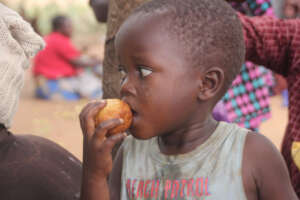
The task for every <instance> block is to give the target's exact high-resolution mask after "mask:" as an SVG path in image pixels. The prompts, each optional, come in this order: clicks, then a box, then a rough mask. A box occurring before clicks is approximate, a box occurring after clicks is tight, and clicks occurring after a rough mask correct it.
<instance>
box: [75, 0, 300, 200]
mask: <svg viewBox="0 0 300 200" xmlns="http://www.w3.org/2000/svg"><path fill="white" fill-rule="evenodd" d="M242 35H243V33H242V28H241V24H240V22H239V19H238V17H237V15H236V14H235V12H234V11H233V9H232V8H231V7H230V6H229V5H228V4H227V3H225V2H223V1H222V0H201V1H198V0H185V1H182V0H155V1H150V2H148V3H146V4H144V5H142V6H141V7H140V8H139V9H137V10H135V12H134V13H133V14H132V15H131V16H130V17H129V18H128V19H127V20H126V22H125V23H124V24H123V25H122V26H121V28H120V30H119V32H118V34H117V36H116V43H115V45H116V50H117V55H118V58H119V68H120V71H121V72H122V73H123V75H124V76H123V81H122V89H121V96H122V99H123V100H124V101H126V102H127V103H128V104H129V105H130V106H131V108H132V112H133V115H134V117H133V124H132V126H131V128H130V133H131V134H132V136H128V137H127V138H126V139H125V141H124V143H123V145H122V147H121V148H120V150H119V152H118V155H117V157H116V160H115V162H114V165H112V157H111V151H112V148H113V146H114V145H115V144H116V143H117V142H119V141H121V140H122V139H123V138H125V137H126V136H125V135H124V134H122V133H120V134H118V135H115V136H111V137H107V138H106V133H107V132H108V131H109V130H110V129H112V128H114V127H115V126H117V125H119V124H121V123H122V120H120V119H114V120H111V121H106V122H104V123H102V124H101V125H100V126H98V127H95V123H94V120H93V119H94V117H95V115H96V114H97V113H98V112H99V110H100V109H102V108H103V107H104V106H105V102H97V103H90V104H88V105H87V106H86V107H85V108H84V109H83V111H82V113H81V115H80V121H81V127H82V131H83V134H84V173H83V174H84V178H83V184H82V193H81V195H82V199H85V200H87V199H89V200H92V199H213V200H218V199H226V200H245V199H248V200H256V199H264V200H266V199H268V200H279V199H280V200H282V199H289V200H296V199H297V197H296V195H295V192H294V191H293V189H292V187H291V183H290V180H289V177H288V172H287V168H286V166H285V164H284V161H283V159H282V157H281V156H280V154H279V152H278V151H277V150H276V148H275V147H274V146H273V145H272V144H271V143H270V142H269V141H268V140H267V139H266V138H265V137H263V136H262V135H258V134H255V133H249V131H248V130H246V129H243V128H239V127H237V126H236V125H233V124H227V123H224V122H220V123H218V122H216V121H215V120H214V119H213V118H212V117H211V113H212V109H213V108H214V106H215V104H216V103H217V102H218V100H219V99H220V98H221V97H222V96H223V94H224V93H225V92H226V90H227V89H228V87H229V85H230V83H231V81H232V80H233V78H234V77H235V75H236V74H237V73H238V72H239V69H240V66H241V65H242V63H243V61H244V53H245V50H244V48H245V47H244V41H243V36H242ZM108 176H109V178H110V180H109V183H108V182H107V178H108Z"/></svg>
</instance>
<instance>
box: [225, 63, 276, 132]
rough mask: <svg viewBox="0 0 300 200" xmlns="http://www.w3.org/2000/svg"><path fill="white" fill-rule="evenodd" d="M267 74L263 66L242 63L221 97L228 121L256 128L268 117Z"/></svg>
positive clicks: (268, 73)
mask: <svg viewBox="0 0 300 200" xmlns="http://www.w3.org/2000/svg"><path fill="white" fill-rule="evenodd" d="M268 76H270V72H269V71H267V70H266V69H264V68H263V67H257V66H255V65H254V64H253V63H251V62H246V63H245V64H244V65H243V67H242V70H241V73H240V74H239V75H238V76H237V77H236V79H235V80H234V81H233V83H232V86H231V88H230V89H229V90H228V92H227V93H226V94H225V96H224V98H223V101H224V104H225V108H226V110H227V117H228V119H229V121H231V122H235V123H237V124H238V125H239V126H241V127H245V128H248V129H252V130H257V129H258V127H259V125H260V123H261V122H262V121H264V120H266V119H268V118H270V107H269V104H270V101H269V96H270V93H269V89H268V85H270V83H269V82H270V81H269V77H268ZM268 81H269V82H268ZM271 84H272V81H271Z"/></svg>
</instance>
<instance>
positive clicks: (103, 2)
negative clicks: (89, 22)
mask: <svg viewBox="0 0 300 200" xmlns="http://www.w3.org/2000/svg"><path fill="white" fill-rule="evenodd" d="M89 4H90V6H91V7H92V9H93V11H94V14H95V16H96V19H97V21H98V22H102V23H106V22H107V15H108V0H90V2H89Z"/></svg>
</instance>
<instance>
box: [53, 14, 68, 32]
mask: <svg viewBox="0 0 300 200" xmlns="http://www.w3.org/2000/svg"><path fill="white" fill-rule="evenodd" d="M68 19H69V18H68V17H67V16H65V15H57V16H55V17H53V19H52V30H54V31H57V30H59V29H61V28H62V27H63V26H64V22H65V21H66V20H68Z"/></svg>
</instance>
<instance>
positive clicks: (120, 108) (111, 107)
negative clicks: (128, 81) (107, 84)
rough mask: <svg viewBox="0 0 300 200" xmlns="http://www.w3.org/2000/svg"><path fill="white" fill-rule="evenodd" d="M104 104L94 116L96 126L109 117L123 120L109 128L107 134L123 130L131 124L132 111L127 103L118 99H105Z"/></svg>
mask: <svg viewBox="0 0 300 200" xmlns="http://www.w3.org/2000/svg"><path fill="white" fill-rule="evenodd" d="M105 101H106V106H105V107H104V108H103V109H102V110H100V112H99V113H98V114H97V116H96V118H95V122H96V126H98V125H99V124H100V123H101V122H103V121H106V120H110V119H123V120H124V122H123V123H122V124H121V125H119V126H117V127H115V128H113V129H111V130H110V131H109V132H108V135H107V136H111V135H114V134H117V133H122V132H125V131H126V130H127V129H128V128H129V127H130V125H131V122H132V112H131V109H130V107H129V105H128V104H127V103H125V102H124V101H122V100H120V99H106V100H105Z"/></svg>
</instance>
